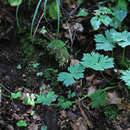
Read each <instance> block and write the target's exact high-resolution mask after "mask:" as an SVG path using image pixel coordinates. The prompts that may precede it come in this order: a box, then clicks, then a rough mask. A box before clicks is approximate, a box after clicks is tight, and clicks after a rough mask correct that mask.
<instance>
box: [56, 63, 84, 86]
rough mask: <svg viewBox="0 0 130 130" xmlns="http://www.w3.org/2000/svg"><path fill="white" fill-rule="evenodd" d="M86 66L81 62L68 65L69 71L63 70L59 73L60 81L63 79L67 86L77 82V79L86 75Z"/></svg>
mask: <svg viewBox="0 0 130 130" xmlns="http://www.w3.org/2000/svg"><path fill="white" fill-rule="evenodd" d="M84 69H85V67H84V66H82V65H81V64H75V65H74V66H70V67H68V71H69V72H61V73H60V74H59V75H58V81H63V84H64V85H65V86H69V85H72V84H73V83H74V82H75V79H80V78H83V77H84V74H83V72H84Z"/></svg>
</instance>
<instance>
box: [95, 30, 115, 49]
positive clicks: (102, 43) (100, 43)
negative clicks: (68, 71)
mask: <svg viewBox="0 0 130 130" xmlns="http://www.w3.org/2000/svg"><path fill="white" fill-rule="evenodd" d="M111 32H112V30H110V31H109V30H107V31H105V35H106V37H105V36H104V35H103V34H97V35H95V38H94V40H95V41H96V43H97V44H96V49H97V50H104V51H112V50H113V48H114V47H115V46H114V44H112V43H113V40H112V38H111Z"/></svg>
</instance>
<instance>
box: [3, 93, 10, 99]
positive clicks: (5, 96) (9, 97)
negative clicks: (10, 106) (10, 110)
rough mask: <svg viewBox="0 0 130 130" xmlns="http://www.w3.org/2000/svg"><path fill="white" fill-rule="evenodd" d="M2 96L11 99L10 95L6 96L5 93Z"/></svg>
mask: <svg viewBox="0 0 130 130" xmlns="http://www.w3.org/2000/svg"><path fill="white" fill-rule="evenodd" d="M2 95H3V96H4V97H7V98H9V99H10V96H8V95H6V94H4V93H2Z"/></svg>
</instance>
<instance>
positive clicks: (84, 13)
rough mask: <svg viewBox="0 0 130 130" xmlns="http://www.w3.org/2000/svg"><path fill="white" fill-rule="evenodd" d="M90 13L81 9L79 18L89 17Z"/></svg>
mask: <svg viewBox="0 0 130 130" xmlns="http://www.w3.org/2000/svg"><path fill="white" fill-rule="evenodd" d="M87 15H88V12H86V11H84V9H81V8H80V11H79V13H78V14H77V17H82V16H87Z"/></svg>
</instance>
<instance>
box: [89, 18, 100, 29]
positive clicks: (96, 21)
mask: <svg viewBox="0 0 130 130" xmlns="http://www.w3.org/2000/svg"><path fill="white" fill-rule="evenodd" d="M90 23H91V25H92V27H93V29H94V30H98V29H99V27H100V25H101V22H100V19H99V18H98V17H97V16H95V17H92V18H91V20H90Z"/></svg>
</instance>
